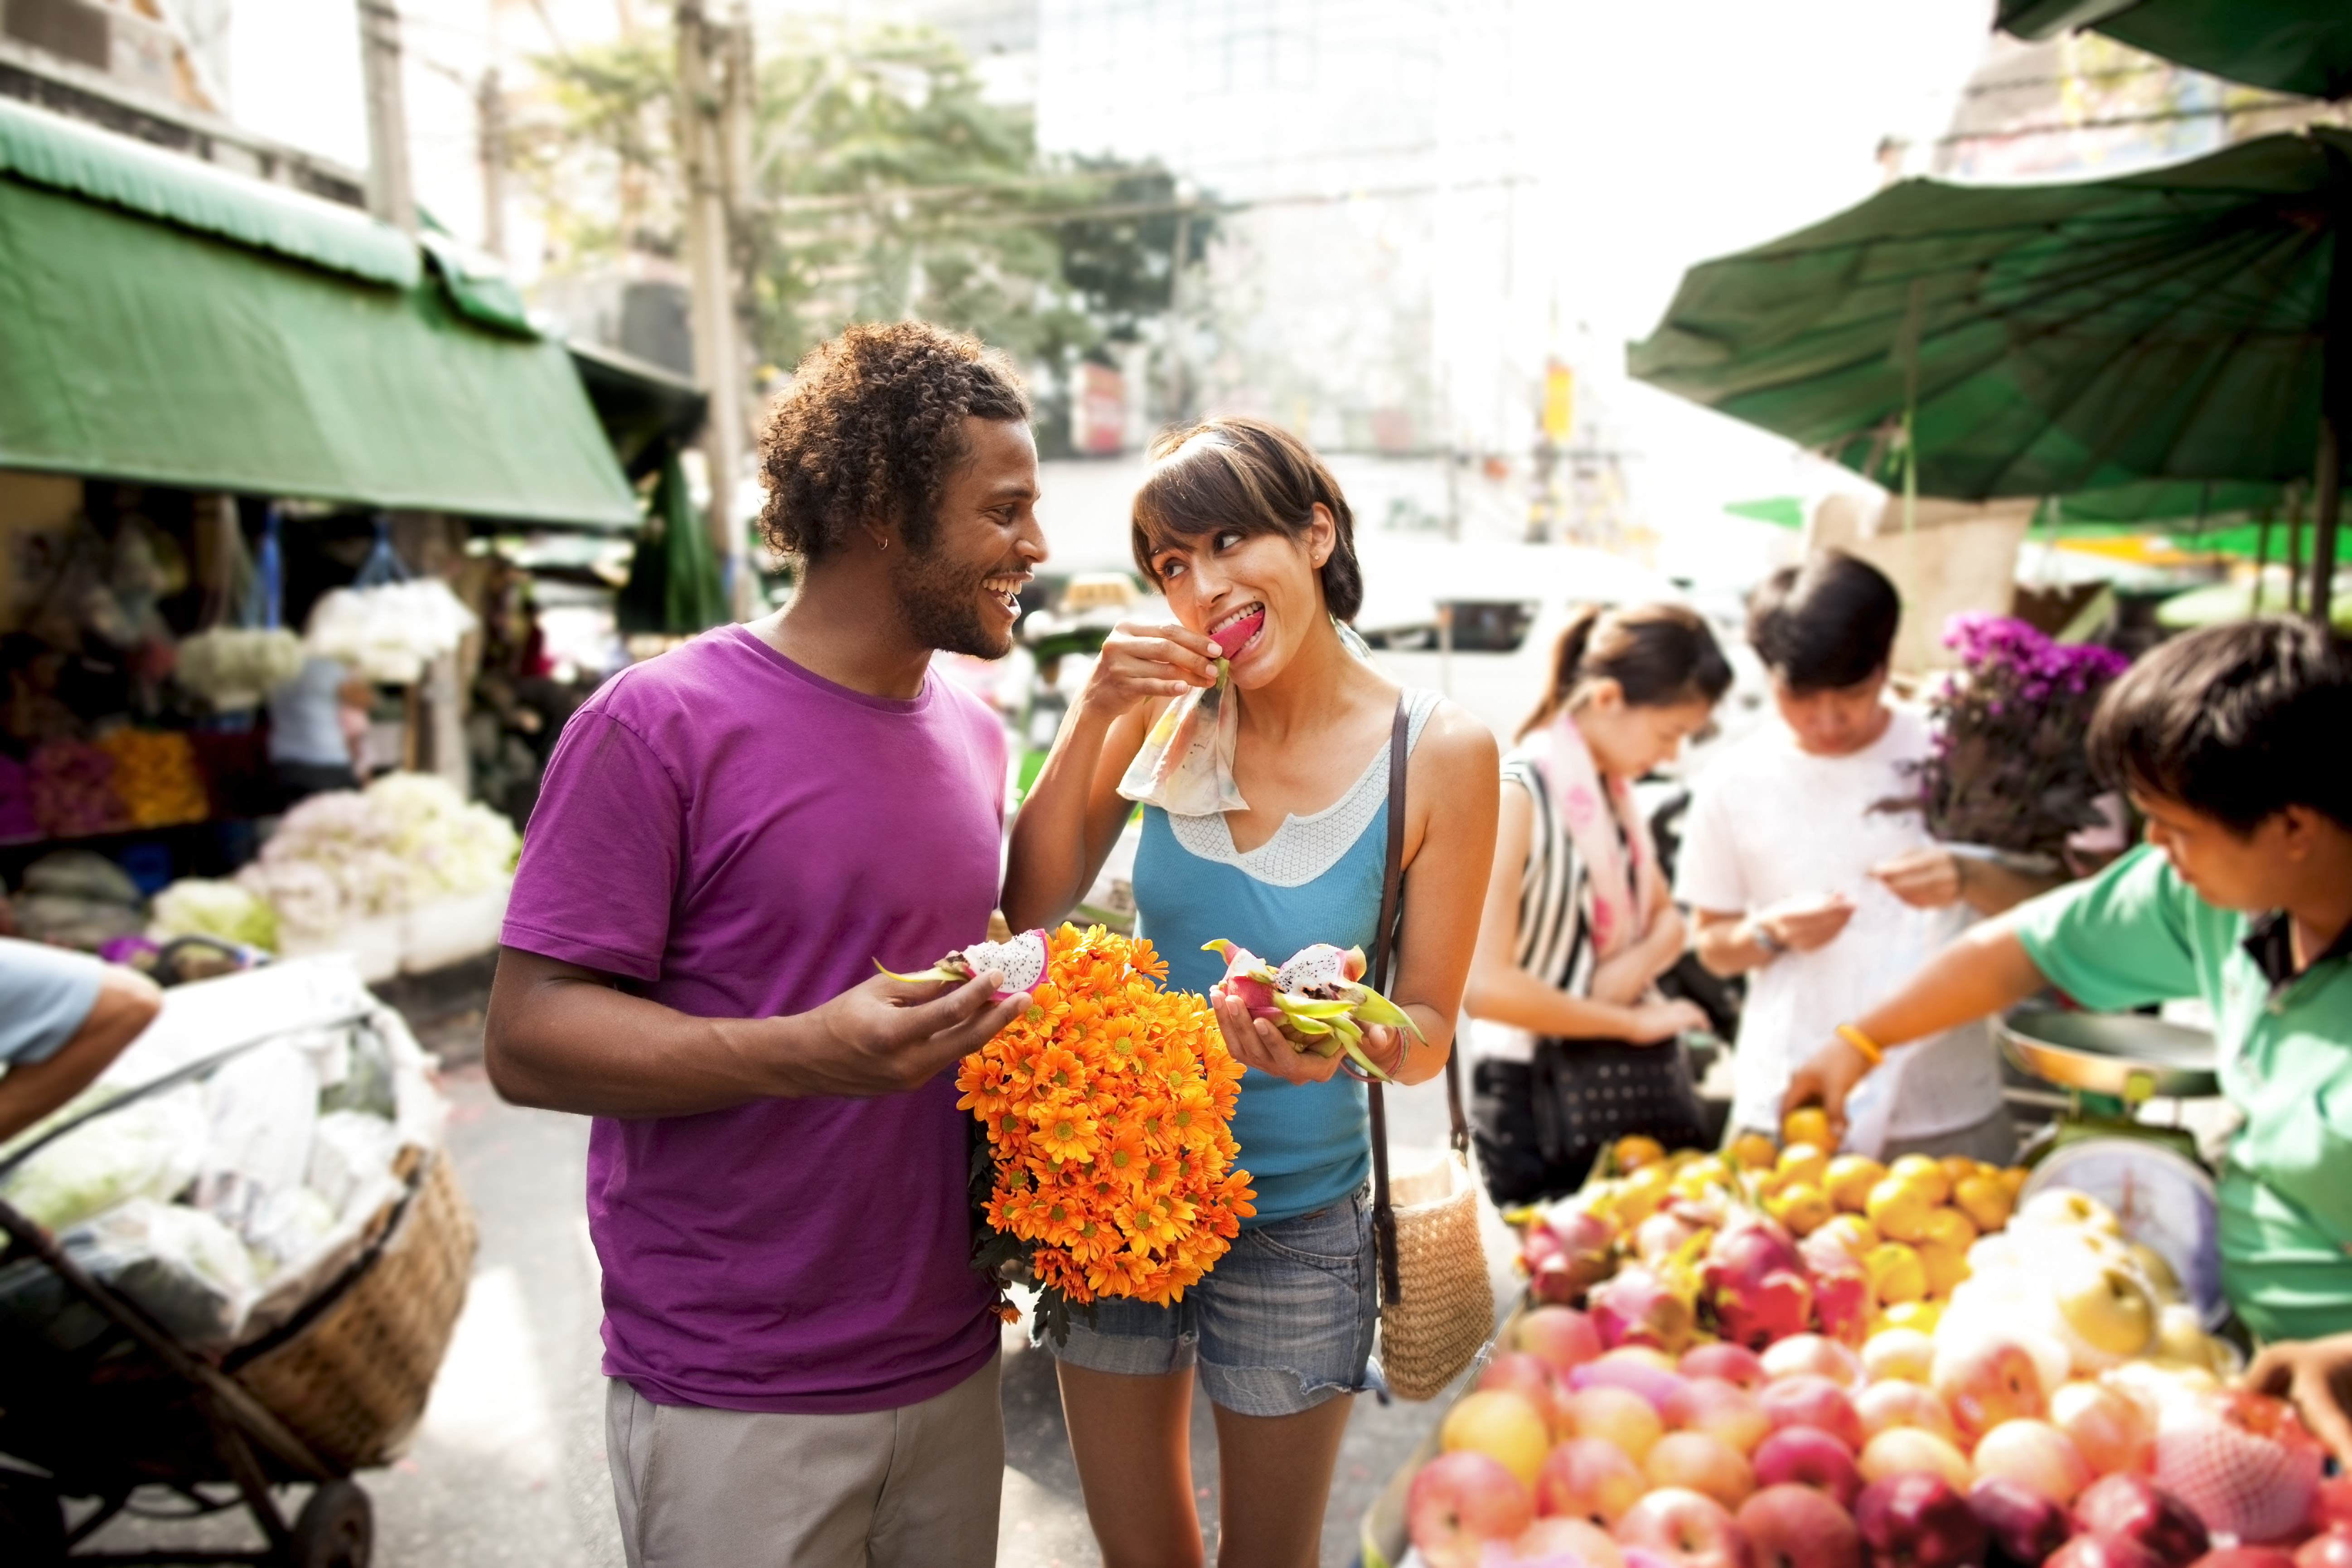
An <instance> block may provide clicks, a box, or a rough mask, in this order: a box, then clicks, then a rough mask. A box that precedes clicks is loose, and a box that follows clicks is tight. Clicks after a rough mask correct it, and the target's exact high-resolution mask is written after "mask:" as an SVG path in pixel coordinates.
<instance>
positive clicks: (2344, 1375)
mask: <svg viewBox="0 0 2352 1568" xmlns="http://www.w3.org/2000/svg"><path fill="white" fill-rule="evenodd" d="M2245 1385H2246V1386H2247V1387H2248V1388H2251V1389H2253V1390H2254V1391H2255V1392H2257V1393H2260V1394H2277V1395H2279V1396H2281V1397H2283V1398H2286V1399H2290V1400H2293V1401H2294V1407H2295V1409H2297V1410H2298V1411H2300V1412H2302V1414H2303V1424H2304V1425H2305V1426H2308V1427H2310V1428H2311V1429H2312V1431H2313V1432H2315V1433H2316V1434H2317V1435H2318V1436H2319V1440H2320V1441H2321V1442H2323V1443H2325V1444H2326V1445H2327V1449H2328V1452H2330V1453H2332V1454H2334V1455H2335V1456H2336V1463H2337V1464H2338V1465H2341V1466H2343V1467H2344V1468H2347V1469H2352V1417H2347V1415H2346V1414H2345V1408H2346V1405H2347V1401H2348V1400H2352V1334H2331V1335H2329V1336H2328V1337H2327V1338H2326V1339H2324V1340H2286V1341H2283V1342H2280V1343H2278V1344H2274V1345H2272V1346H2270V1347H2269V1348H2268V1349H2266V1350H2264V1351H2263V1353H2262V1354H2260V1355H2258V1356H2256V1357H2255V1358H2254V1364H2253V1365H2252V1366H2250V1367H2248V1368H2247V1369H2246V1377H2245Z"/></svg>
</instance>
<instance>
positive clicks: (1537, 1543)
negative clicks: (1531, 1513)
mask: <svg viewBox="0 0 2352 1568" xmlns="http://www.w3.org/2000/svg"><path fill="white" fill-rule="evenodd" d="M1511 1551H1512V1552H1514V1553H1516V1554H1517V1556H1518V1558H1519V1559H1521V1560H1522V1561H1524V1560H1526V1559H1528V1558H1542V1557H1553V1556H1560V1555H1566V1556H1569V1557H1573V1558H1575V1559H1576V1560H1577V1561H1578V1562H1580V1563H1583V1564H1584V1568H1625V1556H1624V1553H1623V1552H1620V1551H1619V1550H1618V1548H1617V1542H1614V1541H1612V1540H1611V1539H1610V1536H1609V1532H1608V1531H1605V1530H1603V1529H1601V1527H1600V1526H1599V1525H1597V1524H1594V1523H1593V1522H1592V1521H1590V1520H1583V1519H1538V1520H1537V1521H1535V1522H1534V1523H1533V1524H1531V1525H1529V1526H1528V1527H1527V1528H1526V1529H1525V1530H1523V1531H1519V1534H1518V1538H1517V1540H1515V1541H1513V1542H1511Z"/></svg>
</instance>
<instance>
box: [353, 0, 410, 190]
mask: <svg viewBox="0 0 2352 1568" xmlns="http://www.w3.org/2000/svg"><path fill="white" fill-rule="evenodd" d="M359 6H360V66H361V71H362V78H363V79H364V80H365V83H366V89H367V119H368V210H369V211H370V212H373V214H375V216H378V217H380V218H382V219H383V221H384V222H386V223H388V224H391V225H393V226H394V227H396V228H401V229H404V230H406V231H407V232H408V233H410V234H414V233H415V232H416V195H415V187H414V186H412V185H411V184H409V183H408V113H407V110H406V109H405V108H404V105H403V102H402V99H401V91H400V13H399V12H398V11H396V10H394V8H393V7H392V5H391V3H390V0H359Z"/></svg>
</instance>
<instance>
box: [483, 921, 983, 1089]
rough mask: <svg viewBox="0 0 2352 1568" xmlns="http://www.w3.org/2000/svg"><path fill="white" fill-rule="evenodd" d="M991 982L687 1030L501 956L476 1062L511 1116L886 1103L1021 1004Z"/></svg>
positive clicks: (636, 999)
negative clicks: (868, 1099)
mask: <svg viewBox="0 0 2352 1568" xmlns="http://www.w3.org/2000/svg"><path fill="white" fill-rule="evenodd" d="M1002 982H1003V976H1002V975H997V974H993V973H988V974H981V975H976V976H974V977H973V978H972V979H971V980H970V981H967V982H965V983H964V984H961V985H959V986H955V987H953V988H951V989H950V988H948V987H947V986H945V985H944V984H933V983H924V984H908V983H906V982H903V981H898V980H892V979H889V978H887V976H883V975H876V976H875V977H874V978H873V979H871V980H868V981H866V982H865V983H864V984H859V985H856V986H853V987H851V988H850V989H849V990H847V991H845V992H843V993H842V994H840V995H838V996H835V998H834V999H833V1000H832V1001H830V1002H827V1003H825V1004H824V1005H823V1006H820V1007H817V1008H814V1009H813V1010H811V1011H809V1012H806V1013H800V1014H794V1015H792V1016H786V1017H781V1018H698V1017H694V1016H691V1015H688V1014H685V1013H680V1012H678V1011H677V1010H676V1009H674V1008H669V1007H665V1006H663V1005H660V1004H659V1003H657V1002H648V1001H646V999H645V998H643V997H640V996H632V995H630V994H627V993H626V992H624V991H621V990H619V989H618V988H617V987H616V985H615V983H614V977H613V976H612V975H609V974H604V973H598V972H597V971H595V970H593V969H585V968H583V967H581V966H580V965H578V964H575V963H563V962H562V961H561V960H559V959H553V958H548V957H544V956H542V955H541V954H539V953H535V952H522V951H520V949H516V948H511V947H509V948H502V949H500V950H499V969H498V977H497V979H496V980H495V981H494V982H492V984H491V987H490V1005H489V1016H488V1021H487V1024H486V1026H485V1028H484V1030H483V1037H482V1061H483V1066H484V1067H485V1068H487V1069H488V1073H489V1077H490V1082H491V1083H492V1085H494V1086H495V1087H496V1088H497V1089H498V1091H499V1094H500V1095H502V1096H504V1097H505V1098H506V1099H507V1100H511V1101H513V1102H514V1103H515V1104H517V1105H530V1106H537V1107H540V1108H541V1109H542V1110H569V1111H576V1112H578V1113H580V1114H583V1115H588V1116H617V1117H653V1116H693V1115H696V1114H698V1113H700V1112H702V1111H706V1110H725V1109H726V1108H727V1107H729V1106H733V1105H741V1104H744V1103H746V1102H748V1101H751V1100H763V1099H784V1100H792V1099H800V1098H803V1097H807V1096H813V1095H842V1096H852V1097H856V1096H872V1095H883V1094H898V1093H900V1092H903V1091H904V1090H907V1089H915V1088H918V1087H919V1086H920V1085H922V1084H923V1083H925V1082H927V1081H928V1080H929V1079H930V1078H931V1076H932V1075H933V1074H935V1073H937V1072H939V1071H940V1070H941V1069H943V1068H946V1067H948V1066H949V1065H950V1064H951V1063H952V1062H954V1061H955V1060H956V1059H957V1058H960V1057H962V1056H964V1055H966V1054H967V1053H969V1052H971V1050H973V1049H975V1048H977V1047H979V1046H980V1045H981V1044H982V1042H984V1041H986V1040H987V1039H988V1038H989V1037H992V1035H994V1034H995V1033H996V1032H997V1031H998V1030H1000V1029H1002V1028H1003V1027H1004V1026H1005V1025H1007V1024H1009V1023H1011V1022H1012V1021H1013V1016H1014V1015H1016V1014H1017V1013H1018V1012H1019V1011H1020V1010H1021V1009H1022V1008H1024V1007H1026V1006H1027V1005H1029V999H1028V997H1026V996H1025V995H1015V996H1012V997H1009V998H1007V999H1006V1000H1004V1001H1003V1002H991V1001H990V1000H989V998H990V996H991V995H992V994H993V993H994V991H995V989H996V987H997V986H998V984H1002Z"/></svg>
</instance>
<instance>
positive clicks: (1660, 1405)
mask: <svg viewBox="0 0 2352 1568" xmlns="http://www.w3.org/2000/svg"><path fill="white" fill-rule="evenodd" d="M1627 1350H1630V1351H1633V1352H1635V1353H1634V1354H1632V1355H1628V1354H1626V1353H1624V1351H1627ZM1656 1354H1658V1352H1656V1351H1654V1350H1651V1349H1650V1348H1649V1347H1647V1346H1643V1345H1628V1346H1626V1347H1624V1350H1615V1351H1611V1352H1609V1353H1608V1354H1607V1355H1604V1356H1602V1357H1601V1359H1600V1360H1599V1361H1590V1362H1586V1363H1584V1364H1583V1365H1582V1366H1580V1367H1578V1368H1577V1369H1576V1370H1575V1371H1574V1372H1571V1373H1569V1374H1568V1385H1569V1387H1570V1388H1572V1389H1574V1390H1576V1391H1577V1392H1578V1393H1582V1392H1583V1391H1584V1390H1586V1389H1588V1388H1625V1389H1631V1390H1632V1391H1633V1393H1635V1394H1640V1395H1641V1396H1642V1397H1643V1398H1644V1399H1646V1400H1648V1401H1649V1402H1650V1404H1651V1405H1652V1407H1653V1408H1654V1409H1657V1410H1660V1411H1664V1409H1665V1407H1666V1401H1667V1400H1668V1399H1670V1398H1672V1397H1673V1396H1674V1393H1675V1390H1676V1389H1678V1388H1680V1387H1682V1385H1683V1376H1682V1374H1681V1373H1678V1372H1675V1371H1673V1370H1672V1368H1673V1366H1674V1363H1673V1362H1671V1361H1669V1362H1667V1363H1666V1364H1665V1365H1664V1366H1663V1367H1662V1366H1660V1365H1658V1364H1657V1363H1655V1362H1654V1361H1653V1360H1651V1359H1649V1358H1650V1357H1652V1356H1655V1355H1656Z"/></svg>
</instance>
